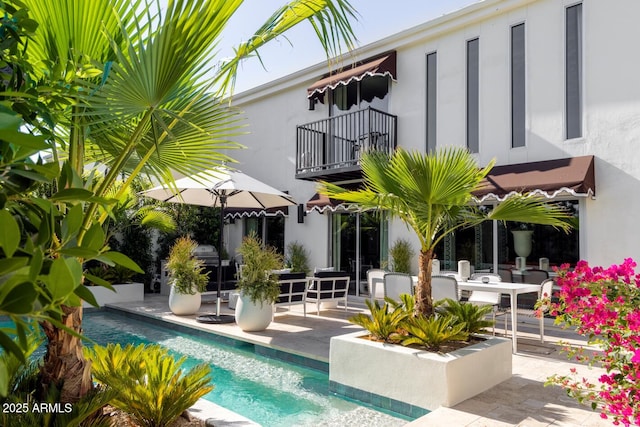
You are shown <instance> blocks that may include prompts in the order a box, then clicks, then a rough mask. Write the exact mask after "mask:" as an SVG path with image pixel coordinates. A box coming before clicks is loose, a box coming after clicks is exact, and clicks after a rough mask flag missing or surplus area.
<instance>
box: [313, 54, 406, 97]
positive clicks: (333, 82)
mask: <svg viewBox="0 0 640 427" xmlns="http://www.w3.org/2000/svg"><path fill="white" fill-rule="evenodd" d="M350 67H351V68H349V67H346V68H343V69H340V70H336V71H334V72H332V73H330V74H329V75H328V76H325V77H323V78H322V79H320V80H318V81H317V82H315V83H314V84H312V85H311V86H309V87H308V88H307V97H308V98H314V97H318V96H319V95H322V94H323V93H324V92H325V91H326V90H327V89H335V88H336V87H338V86H339V85H345V86H346V85H348V84H349V83H350V82H352V81H354V80H355V81H360V80H362V79H363V78H365V77H367V76H390V77H391V78H392V79H395V78H396V52H395V51H393V52H389V53H386V54H384V55H382V56H379V57H377V58H374V59H368V60H366V61H363V62H357V63H355V64H352V65H351V66H350Z"/></svg>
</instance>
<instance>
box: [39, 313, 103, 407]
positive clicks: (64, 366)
mask: <svg viewBox="0 0 640 427" xmlns="http://www.w3.org/2000/svg"><path fill="white" fill-rule="evenodd" d="M62 310H63V313H64V315H63V316H62V319H61V323H62V324H63V325H65V326H66V327H67V328H69V329H71V330H73V331H74V332H77V333H78V334H81V333H82V306H80V307H69V306H62ZM40 326H41V327H42V329H43V330H44V333H45V335H46V336H47V338H48V340H49V341H48V343H47V353H46V354H45V356H44V364H43V365H42V367H41V368H40V378H41V382H40V387H41V389H40V393H41V398H43V399H44V397H45V396H46V394H47V392H48V390H49V389H50V388H51V386H55V387H56V388H58V389H59V390H60V402H61V403H75V402H77V401H78V400H79V399H80V398H81V397H83V396H85V395H86V394H87V393H88V392H89V391H90V390H91V389H92V388H93V383H92V382H91V363H90V362H89V361H87V360H86V359H85V358H84V355H83V354H82V341H81V340H80V338H78V337H76V336H73V335H71V334H70V333H68V332H67V331H65V330H64V329H60V328H58V327H56V326H54V325H53V324H51V323H50V322H42V323H41V324H40Z"/></svg>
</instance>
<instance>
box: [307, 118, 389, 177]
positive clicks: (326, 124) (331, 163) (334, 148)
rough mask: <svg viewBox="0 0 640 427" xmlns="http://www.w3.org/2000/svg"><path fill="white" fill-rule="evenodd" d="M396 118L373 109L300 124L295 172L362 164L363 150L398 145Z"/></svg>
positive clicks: (327, 170)
mask: <svg viewBox="0 0 640 427" xmlns="http://www.w3.org/2000/svg"><path fill="white" fill-rule="evenodd" d="M396 121H397V117H396V116H394V115H391V114H387V113H385V112H383V111H379V110H376V109H373V108H367V109H364V110H359V111H354V112H351V113H347V114H343V115H341V116H336V117H330V118H328V119H324V120H318V121H316V122H313V123H307V124H304V125H300V126H298V127H297V136H296V144H297V146H296V175H297V176H300V175H313V174H322V173H325V174H326V173H331V172H335V173H338V172H339V171H340V169H344V168H353V167H354V166H359V164H360V158H361V156H362V153H364V152H366V151H370V150H376V151H384V152H387V153H391V152H392V151H393V150H395V148H396V134H397V131H396Z"/></svg>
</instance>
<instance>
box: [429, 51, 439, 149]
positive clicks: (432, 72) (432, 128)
mask: <svg viewBox="0 0 640 427" xmlns="http://www.w3.org/2000/svg"><path fill="white" fill-rule="evenodd" d="M436 67H437V56H436V52H433V53H430V54H428V55H427V152H430V151H434V150H435V149H436V99H437V92H436V91H437V77H436V72H437V71H436V70H437V68H436Z"/></svg>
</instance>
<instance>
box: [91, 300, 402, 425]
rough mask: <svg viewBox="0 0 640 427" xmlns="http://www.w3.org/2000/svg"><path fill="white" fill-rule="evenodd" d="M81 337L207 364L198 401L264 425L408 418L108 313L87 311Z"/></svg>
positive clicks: (295, 373) (314, 376)
mask: <svg viewBox="0 0 640 427" xmlns="http://www.w3.org/2000/svg"><path fill="white" fill-rule="evenodd" d="M83 326H84V331H85V335H86V336H87V337H89V338H91V339H92V340H94V341H95V342H97V343H98V344H100V345H106V344H107V343H120V344H127V343H133V344H134V345H135V344H140V343H158V344H160V345H162V346H164V347H166V348H168V349H169V350H171V351H172V352H174V353H175V354H177V355H185V356H187V357H188V360H187V362H186V363H185V365H184V367H185V368H189V367H192V366H194V365H196V364H198V363H202V362H206V363H208V364H210V365H211V368H212V377H213V384H214V386H215V388H214V390H213V391H212V392H211V393H209V394H207V395H205V396H204V399H206V400H209V401H211V402H214V403H216V404H218V405H220V406H222V407H225V408H227V409H229V410H231V411H234V412H237V413H238V414H240V415H243V416H245V417H246V418H249V419H251V420H252V421H254V422H256V423H258V424H261V425H263V426H265V427H269V426H283V427H284V426H358V427H360V426H390V427H391V426H400V425H404V424H406V422H407V420H409V418H406V417H403V416H401V415H398V414H392V413H389V412H381V411H378V410H376V409H373V408H371V407H367V406H362V405H360V404H358V403H355V402H353V401H349V400H345V399H343V398H340V397H338V396H335V395H334V394H332V393H331V392H330V391H329V379H328V375H327V374H326V373H324V372H320V371H316V370H314V369H309V368H304V367H300V366H296V365H291V364H288V363H285V362H281V361H278V360H274V359H270V358H267V357H263V356H260V355H256V354H255V353H254V352H253V350H252V349H250V346H249V345H247V346H244V348H243V345H242V344H240V345H239V346H237V347H236V346H227V345H224V344H220V343H217V342H214V341H212V340H209V339H206V338H201V337H198V336H195V335H189V334H186V333H183V332H176V331H173V330H170V329H166V328H162V327H159V326H155V325H152V324H149V323H146V322H143V321H139V320H136V319H132V318H129V317H126V316H122V315H119V314H117V313H113V312H102V311H97V312H87V313H86V314H85V318H84V322H83Z"/></svg>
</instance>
